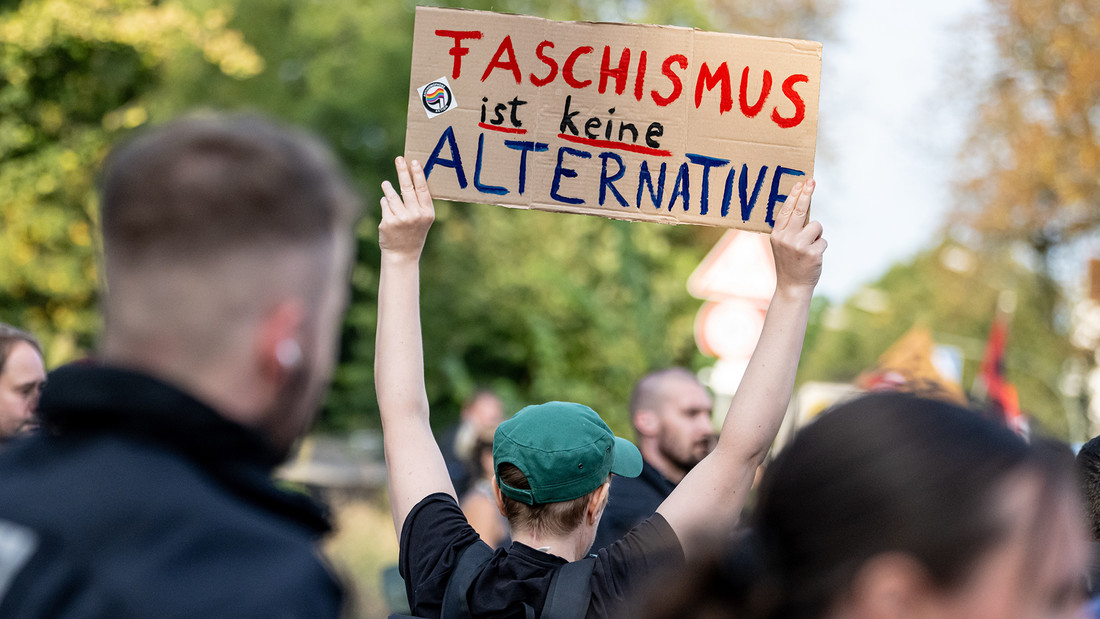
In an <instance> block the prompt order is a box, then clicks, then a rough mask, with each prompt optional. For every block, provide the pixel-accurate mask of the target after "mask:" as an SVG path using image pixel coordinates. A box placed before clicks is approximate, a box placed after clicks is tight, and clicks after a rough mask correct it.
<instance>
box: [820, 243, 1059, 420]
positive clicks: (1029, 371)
mask: <svg viewBox="0 0 1100 619" xmlns="http://www.w3.org/2000/svg"><path fill="white" fill-rule="evenodd" d="M969 245H970V247H968V248H964V247H963V246H962V245H960V244H959V243H957V242H955V241H950V240H949V241H944V242H943V243H942V244H940V245H939V246H938V247H936V248H934V249H932V250H929V251H925V252H923V253H921V254H919V255H917V256H916V257H915V258H914V259H913V260H911V261H908V262H905V263H901V264H897V265H895V266H894V267H892V268H891V269H890V270H889V271H888V272H887V273H886V274H885V275H883V276H882V278H881V279H879V280H878V281H877V282H875V283H874V284H872V285H871V286H869V287H868V288H866V289H864V290H862V291H860V292H857V293H856V294H854V295H853V296H852V297H851V298H850V299H848V300H847V301H845V302H844V303H843V304H841V305H839V306H836V307H832V308H828V309H826V310H824V311H822V312H820V313H819V314H817V316H819V318H817V319H816V320H815V322H816V324H815V325H814V329H813V331H812V340H811V341H810V342H808V345H807V348H806V351H805V353H804V355H803V360H802V365H801V367H800V369H799V372H800V373H799V377H800V379H812V380H826V381H837V382H849V381H851V380H852V379H854V378H855V377H856V376H857V375H859V374H860V373H861V372H862V371H864V370H867V369H869V368H871V367H872V366H874V365H875V362H876V360H877V359H878V357H879V355H881V354H882V353H883V351H885V350H886V348H888V347H889V346H890V344H892V343H893V342H895V341H896V340H897V339H898V338H900V337H901V336H902V335H903V334H904V333H905V332H906V331H908V330H909V329H910V328H911V327H912V326H913V325H915V324H919V325H923V326H925V327H927V328H929V329H931V330H932V332H933V335H934V337H935V339H936V341H937V343H939V344H944V345H951V346H958V347H959V348H961V349H962V350H963V353H964V356H965V366H964V368H963V385H962V387H963V388H964V390H967V391H969V390H970V387H971V385H972V384H973V381H974V377H975V375H976V373H977V369H978V364H979V363H980V360H981V357H982V355H983V352H984V349H985V343H986V339H987V338H988V335H989V328H990V325H991V323H992V321H993V317H994V314H995V310H996V307H997V303H998V299H999V297H1000V295H1001V293H1002V291H1006V290H1007V291H1012V292H1014V293H1015V297H1016V304H1015V315H1014V317H1013V319H1012V323H1011V326H1010V327H1009V335H1008V346H1007V354H1006V363H1005V366H1006V373H1007V376H1008V380H1009V381H1011V382H1013V383H1015V384H1016V386H1017V389H1018V390H1019V396H1020V406H1021V410H1023V411H1024V412H1026V413H1028V414H1029V415H1031V416H1033V417H1034V418H1035V419H1036V420H1038V422H1039V425H1040V431H1042V432H1044V433H1047V434H1049V435H1053V436H1057V437H1061V438H1067V437H1068V436H1069V433H1070V431H1071V429H1072V428H1073V427H1074V424H1073V423H1072V422H1071V420H1070V419H1069V418H1068V417H1067V415H1072V414H1078V413H1077V412H1076V411H1073V410H1070V411H1067V407H1066V403H1065V402H1064V400H1063V398H1062V396H1061V395H1060V393H1059V390H1058V385H1059V380H1060V375H1061V372H1062V364H1063V362H1064V360H1065V359H1067V358H1069V357H1070V356H1072V354H1073V349H1072V347H1071V345H1070V344H1069V342H1068V340H1067V338H1066V336H1065V334H1064V333H1062V332H1060V331H1059V330H1057V329H1055V328H1054V326H1053V325H1052V322H1051V321H1050V320H1049V316H1050V311H1051V309H1050V304H1051V299H1050V296H1049V294H1048V290H1049V288H1050V283H1049V281H1047V279H1046V277H1045V276H1044V275H1043V274H1042V273H1041V272H1040V271H1038V270H1036V269H1034V268H1032V267H1031V266H1028V265H1024V264H1021V263H1020V262H1019V261H1018V256H1019V251H1017V252H1016V256H1014V255H1013V253H1012V252H1011V251H1009V250H1006V249H1003V248H1002V247H1001V246H1000V245H992V246H991V247H982V246H980V244H978V243H969Z"/></svg>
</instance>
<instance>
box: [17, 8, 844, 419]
mask: <svg viewBox="0 0 1100 619" xmlns="http://www.w3.org/2000/svg"><path fill="white" fill-rule="evenodd" d="M438 4H443V5H446V6H457V5H458V4H459V3H458V2H442V3H438ZM833 5H834V0H782V1H778V2H771V3H757V2H748V1H740V0H739V1H735V0H722V1H719V2H703V1H701V0H672V1H669V2H656V1H649V2H646V1H642V2H639V1H637V0H599V1H597V0H571V1H567V2H561V1H557V0H555V1H550V0H504V1H494V2H488V1H485V0H477V1H473V2H463V3H462V6H463V7H464V8H475V9H490V10H496V11H503V12H513V13H526V14H533V15H540V16H544V17H550V18H555V19H595V20H618V21H638V22H650V23H671V24H677V25H685V26H694V27H699V28H704V29H717V30H725V31H733V32H743V33H747V34H760V35H770V36H787V37H807V38H813V37H819V36H820V35H821V33H824V32H827V31H828V24H829V19H830V17H831V14H832V11H833ZM413 9H414V5H413V3H412V2H361V1H357V0H326V1H324V2H322V1H319V0H229V1H225V0H181V1H180V3H178V4H177V3H172V2H155V1H154V0H91V1H88V0H51V1H46V0H38V1H31V0H27V1H24V2H22V3H20V4H19V5H18V6H17V8H16V9H15V10H14V11H11V12H9V13H7V14H0V19H2V20H3V22H2V23H3V24H6V26H0V27H9V28H14V29H20V28H22V29H26V30H28V31H29V30H30V29H31V28H32V26H33V27H36V28H39V30H40V32H43V33H46V34H42V35H40V39H39V41H40V43H39V44H38V45H37V46H36V45H32V44H31V41H30V40H29V39H26V38H25V37H26V36H29V35H24V34H22V33H20V35H19V36H20V37H24V38H18V37H14V36H13V35H11V34H6V35H5V36H3V37H0V40H2V41H4V43H3V44H2V45H3V48H2V49H3V50H4V52H3V53H4V56H3V58H4V60H3V63H4V64H2V65H0V70H4V71H5V73H4V75H5V76H7V77H5V78H4V80H5V81H3V82H0V112H3V117H2V118H3V120H0V148H3V149H4V150H0V162H4V163H5V166H4V167H3V168H0V174H5V175H7V176H5V177H3V178H4V179H9V178H15V177H14V175H16V174H17V172H16V170H17V169H23V167H12V166H10V165H9V162H10V161H11V160H14V159H16V158H17V157H18V158H22V159H25V160H26V161H25V164H21V166H25V169H26V171H25V172H18V175H19V176H18V181H17V182H11V181H9V182H7V183H0V184H2V185H4V189H0V191H6V190H9V189H8V187H9V186H10V187H11V189H10V191H18V192H20V194H19V195H22V196H24V197H23V198H22V200H23V201H24V202H23V206H22V207H20V208H21V209H22V210H21V211H20V210H15V209H9V210H10V212H12V213H18V212H23V213H24V214H23V215H20V216H19V218H18V221H19V222H22V223H18V224H12V223H9V222H5V226H4V231H3V232H2V233H3V234H11V235H14V236H15V237H17V238H19V239H22V240H21V241H20V242H19V243H16V242H13V241H10V240H9V241H7V242H5V243H4V247H3V248H0V252H10V256H9V255H5V254H3V253H0V263H3V264H7V263H11V264H20V265H31V266H27V267H26V269H24V270H22V271H20V274H18V275H14V274H9V273H3V274H0V277H10V278H11V280H10V281H8V280H5V281H4V283H5V284H7V285H5V286H4V290H5V291H10V293H9V294H8V295H7V296H5V297H0V299H2V300H0V312H7V313H6V314H2V313H0V319H2V318H5V317H6V318H8V319H10V320H13V321H14V322H19V323H22V324H24V325H27V326H29V327H31V328H34V329H36V330H39V331H43V330H44V331H46V332H47V333H60V334H66V336H70V335H71V336H72V338H73V339H72V341H71V343H70V344H69V346H68V348H66V349H65V350H64V351H62V352H61V353H59V354H56V355H54V357H53V360H55V361H60V360H63V359H64V358H67V357H69V356H71V355H72V354H75V351H76V349H78V348H86V347H87V346H88V345H89V344H90V342H91V340H92V338H93V335H94V333H95V331H96V328H97V323H96V320H95V318H94V316H95V314H94V312H93V311H92V309H91V308H92V303H93V300H94V294H95V292H94V290H95V267H94V260H93V258H94V249H93V247H94V243H95V241H94V236H93V235H91V234H89V230H94V227H95V201H94V199H93V197H92V194H91V191H90V190H91V181H90V179H91V177H90V176H89V174H88V171H89V170H94V169H95V168H96V167H97V164H98V161H99V159H100V158H101V157H102V156H103V153H104V151H105V148H106V146H107V145H108V144H109V143H110V142H112V141H114V140H115V139H116V138H117V137H118V136H119V135H120V134H121V133H122V132H125V131H126V130H128V129H129V128H130V127H134V126H137V125H141V124H144V123H145V122H149V121H155V122H159V121H164V120H167V119H168V118H170V117H172V116H175V115H178V114H179V113H181V112H184V111H186V110H189V109H194V108H196V107H209V108H218V109H235V110H240V109H244V110H257V111H260V112H263V113H266V114H269V115H272V116H274V117H277V118H280V119H282V120H285V121H287V122H292V123H296V124H301V125H304V126H306V127H309V128H311V129H313V130H314V131H316V132H318V133H319V134H320V135H321V136H322V137H324V138H325V139H326V140H327V141H328V142H329V143H330V144H331V145H332V146H333V147H334V148H335V150H336V151H337V153H338V155H339V156H340V158H341V159H342V160H343V161H344V163H345V164H346V166H347V168H348V170H349V172H350V173H351V175H352V176H353V178H354V180H355V181H356V183H357V184H358V185H359V187H360V189H361V190H362V193H363V195H364V196H365V202H366V207H367V208H366V211H367V214H366V217H365V219H364V221H363V223H362V225H361V227H360V230H359V232H360V241H359V261H358V264H357V266H356V268H355V270H354V273H353V277H352V303H351V306H350V308H349V311H348V315H347V320H346V322H345V326H344V331H343V341H342V353H341V354H342V358H341V363H340V367H339V369H338V371H337V376H336V380H335V384H334V389H333V393H332V396H331V397H330V399H329V401H328V403H327V405H326V412H325V415H324V417H323V420H324V423H325V424H327V426H328V427H329V428H332V429H341V428H349V427H355V426H362V425H371V424H373V423H376V419H377V414H376V406H377V405H376V402H375V395H374V389H373V382H374V381H373V370H372V365H373V356H374V325H375V318H376V316H375V304H376V299H375V295H376V290H377V272H378V246H377V230H376V226H377V203H378V202H377V200H378V197H379V190H378V186H379V183H380V182H381V181H382V180H383V179H385V178H391V177H392V176H393V172H392V170H393V165H392V160H393V157H394V156H395V155H397V154H399V153H400V152H401V150H402V146H403V143H404V133H405V114H406V107H407V104H408V99H407V92H408V86H409V65H410V59H411V54H412V41H411V37H412V31H413ZM11 24H15V25H14V26H12V25H11ZM43 24H45V25H43ZM0 32H7V31H0ZM12 32H13V33H14V32H17V30H13V31H12ZM76 49H86V50H87V53H86V54H85V55H83V56H82V55H81V54H80V52H77V51H73V50H76ZM47 58H52V59H53V60H50V61H49V62H52V63H54V64H55V65H57V68H56V69H53V70H52V72H51V71H47V70H46V69H45V68H43V67H45V66H46V65H45V64H43V65H42V66H39V64H36V63H46V59H47ZM49 66H53V65H49ZM12 67H13V68H12ZM19 75H26V76H32V75H33V76H36V79H39V80H40V81H41V82H42V84H43V88H47V89H53V90H50V92H54V91H56V92H57V93H69V94H68V98H61V94H56V95H51V96H52V98H51V96H46V95H45V94H43V93H44V92H45V91H43V92H37V91H36V92H29V91H28V92H24V91H26V88H27V87H26V86H22V85H19V84H21V82H19V79H18V76H19ZM241 77H247V78H248V79H240V78H241ZM12 84H15V86H13V85H12ZM91 93H94V96H91ZM10 101H16V102H17V103H9V102H10ZM51 104H52V105H53V107H50V106H51ZM2 106H8V107H2ZM80 106H85V107H80ZM85 108H87V109H85ZM51 110H54V111H53V112H51ZM75 110H80V114H77V113H76V112H75ZM51 114H53V115H52V116H51ZM9 118H10V119H12V120H11V122H10V126H9V123H8V119H9ZM50 123H52V124H50ZM26 127H30V129H27V128H26ZM49 127H54V129H53V133H49V131H48V128H49ZM28 131H29V133H28ZM12 136H15V137H12ZM19 136H23V137H19ZM26 136H32V137H26ZM81 136H83V138H82V139H83V140H84V141H81V140H80V139H78V138H79V137H81ZM15 140H23V141H22V142H19V144H20V146H19V149H20V150H18V152H17V153H16V154H11V155H9V154H8V153H9V150H8V148H9V147H8V144H9V143H14V142H13V141H15ZM70 151H72V154H66V153H68V152H70ZM10 152H15V151H10ZM65 170H69V171H70V172H71V174H72V175H73V178H62V177H61V176H59V175H60V173H61V172H62V171H65ZM44 175H45V176H50V177H51V178H54V181H52V183H51V182H50V181H43V180H41V178H42V177H43V176H44ZM43 189H49V190H50V191H49V192H47V191H43ZM51 192H52V193H51ZM50 212H52V213H54V214H53V215H51V217H52V219H49V220H47V219H46V214H47V213H50ZM439 212H440V217H439V219H440V221H439V223H438V225H437V226H436V228H435V229H434V230H433V231H432V236H431V241H430V242H429V247H428V251H427V254H426V256H425V259H424V276H423V288H424V311H423V316H424V330H425V334H426V336H425V345H426V349H427V351H426V352H427V354H426V361H427V364H428V367H427V372H428V385H429V390H430V396H431V399H432V403H433V406H434V409H435V410H436V411H438V414H437V415H436V419H437V421H439V422H441V423H447V422H448V421H449V420H451V419H453V418H454V415H455V414H456V411H457V409H458V406H459V403H460V402H461V400H462V399H463V398H464V397H466V396H467V395H469V394H470V393H471V391H472V390H473V389H474V388H475V387H476V386H479V385H490V386H492V387H494V388H496V389H497V390H498V391H500V392H501V393H502V395H503V396H504V397H505V399H506V401H507V402H508V404H509V406H510V407H511V408H513V409H515V408H516V407H518V406H520V405H523V404H525V403H528V402H533V401H542V400H546V399H550V398H563V399H575V400H578V401H583V402H586V403H590V404H592V405H593V406H594V407H595V408H597V410H600V411H601V412H602V413H604V414H605V415H608V416H610V417H611V418H612V420H613V425H615V426H616V429H618V430H620V431H626V428H627V421H626V415H625V410H624V409H625V402H626V400H627V397H628V394H629V390H630V388H631V386H632V383H633V381H634V380H635V379H636V378H637V377H638V376H639V375H640V374H641V373H643V372H644V371H645V370H647V369H650V368H652V367H658V366H663V365H668V364H682V365H687V366H692V367H697V366H699V365H702V364H704V363H705V362H706V361H705V360H704V359H703V358H702V357H701V356H700V355H699V353H698V352H697V351H696V350H695V345H694V342H693V340H692V335H691V327H692V321H693V320H694V315H695V312H696V310H697V308H698V306H699V302H698V301H695V300H693V299H691V298H690V297H688V296H687V294H686V292H685V289H684V282H685V281H686V279H687V276H688V274H689V273H690V272H691V270H692V269H693V268H694V266H695V265H696V264H697V263H698V261H699V260H701V258H702V257H703V255H705V253H706V251H707V250H708V249H709V248H710V246H711V245H713V243H714V242H715V241H716V240H717V239H718V237H719V236H720V231H719V230H714V229H707V228H696V227H686V226H685V227H668V226H661V225H656V224H628V223H623V222H614V221H609V220H604V219H601V218H595V217H578V216H574V215H568V216H567V215H550V214H545V213H536V212H517V211H510V210H507V209H503V208H500V207H491V206H481V205H465V204H450V203H441V205H440V211H439ZM28 213H31V214H32V215H28ZM5 217H10V215H9V213H8V212H5ZM31 222H39V223H33V227H34V229H35V230H36V232H33V233H32V232H30V231H28V230H29V229H30V228H31V227H32V223H31ZM16 228H19V229H20V230H23V231H20V232H15V231H14V230H15V229H16ZM78 241H79V242H78ZM20 243H21V244H20ZM51 248H52V249H51ZM50 251H52V252H53V254H49V255H55V256H56V260H57V261H58V264H59V265H60V266H53V265H51V266H47V265H46V263H45V257H46V256H47V254H48V252H50ZM20 268H21V269H22V268H23V267H20ZM32 268H33V269H38V270H37V271H31V270H29V269H32ZM59 274H65V275H59ZM51 277H52V278H53V279H54V281H55V283H57V284H58V285H57V286H55V288H48V286H49V282H50V281H51ZM62 277H64V278H65V279H64V280H61V279H60V278H62ZM61 283H66V285H64V286H62V285H60V284H61ZM55 305H58V306H59V307H66V308H68V307H71V308H73V312H74V315H75V318H64V316H65V313H64V312H60V313H59V311H58V310H57V309H53V308H54V306H55Z"/></svg>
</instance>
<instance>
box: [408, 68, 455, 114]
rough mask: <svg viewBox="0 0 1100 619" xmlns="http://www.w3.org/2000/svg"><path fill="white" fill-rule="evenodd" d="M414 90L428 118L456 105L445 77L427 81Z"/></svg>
mask: <svg viewBox="0 0 1100 619" xmlns="http://www.w3.org/2000/svg"><path fill="white" fill-rule="evenodd" d="M416 92H417V93H418V94H419V95H420V102H421V103H422V104H423V105H424V111H425V112H427V113H428V118H435V117H436V116H439V115H440V114H442V113H443V112H446V111H447V110H449V109H451V108H453V107H456V106H457V105H458V102H457V101H455V96H454V93H453V92H452V91H451V85H450V84H449V83H448V82H447V78H446V77H441V78H439V79H437V80H435V81H433V82H429V83H427V84H425V85H424V86H421V87H420V88H419V89H417V91H416Z"/></svg>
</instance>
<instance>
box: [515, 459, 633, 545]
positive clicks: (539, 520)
mask: <svg viewBox="0 0 1100 619" xmlns="http://www.w3.org/2000/svg"><path fill="white" fill-rule="evenodd" d="M497 476H498V477H499V479H500V481H501V482H503V483H505V484H507V485H509V486H511V487H513V488H518V489H520V490H529V489H530V488H531V485H530V484H529V483H528V482H527V477H526V476H525V475H524V474H523V471H521V470H519V467H517V466H515V465H514V464H509V463H507V462H505V463H502V464H501V465H500V467H499V468H498V469H497ZM607 481H611V476H610V475H608V477H607ZM605 483H606V482H605ZM601 486H602V484H601ZM599 489H600V488H599V487H597V488H596V489H595V490H593V491H592V492H589V493H588V494H586V495H584V496H580V497H577V498H575V499H570V500H568V501H559V502H556V503H535V504H533V505H528V504H526V503H523V502H521V501H517V500H515V499H512V498H509V497H508V496H507V495H505V494H501V498H502V499H503V500H504V515H505V516H506V517H507V518H508V524H509V525H510V526H511V527H512V530H513V531H515V530H522V531H531V532H532V533H534V534H535V535H567V534H568V533H571V532H572V531H573V530H575V529H576V528H577V527H579V526H581V523H583V522H584V512H585V509H586V508H587V507H588V502H589V501H590V500H591V498H592V494H593V493H595V492H597V491H598V490H599Z"/></svg>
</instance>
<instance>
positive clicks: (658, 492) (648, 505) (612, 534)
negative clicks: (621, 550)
mask: <svg viewBox="0 0 1100 619" xmlns="http://www.w3.org/2000/svg"><path fill="white" fill-rule="evenodd" d="M675 488H676V484H674V483H672V482H671V481H669V480H668V479H666V478H665V476H664V475H661V474H660V473H658V472H657V469H655V468H653V465H651V464H650V463H648V462H646V461H645V460H643V461H642V472H641V474H639V475H638V476H637V477H619V476H615V478H613V479H612V480H611V494H610V496H609V497H608V501H607V507H605V508H604V510H603V517H602V518H600V524H599V527H598V528H597V529H596V539H595V541H593V542H592V550H593V551H596V550H599V549H600V548H607V547H608V546H610V545H611V544H613V543H614V542H615V541H616V540H618V539H621V538H622V537H623V536H624V535H626V534H627V532H629V531H630V530H631V529H633V528H634V527H635V526H636V525H637V524H638V523H639V522H641V521H643V520H645V519H646V518H649V517H650V516H652V515H653V513H654V512H656V511H657V508H658V507H660V506H661V503H663V502H664V500H665V499H667V498H668V495H670V494H672V491H673V490H674V489H675Z"/></svg>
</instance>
